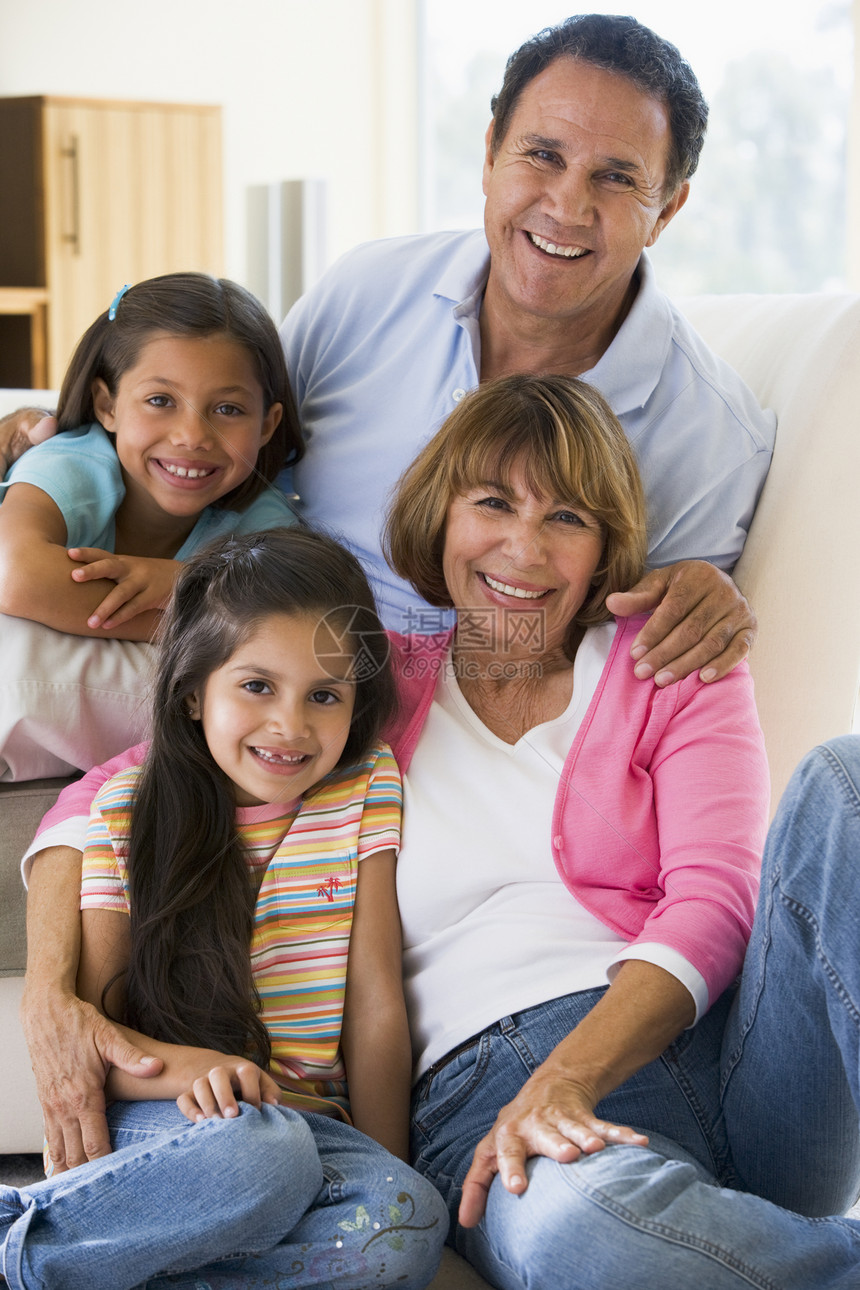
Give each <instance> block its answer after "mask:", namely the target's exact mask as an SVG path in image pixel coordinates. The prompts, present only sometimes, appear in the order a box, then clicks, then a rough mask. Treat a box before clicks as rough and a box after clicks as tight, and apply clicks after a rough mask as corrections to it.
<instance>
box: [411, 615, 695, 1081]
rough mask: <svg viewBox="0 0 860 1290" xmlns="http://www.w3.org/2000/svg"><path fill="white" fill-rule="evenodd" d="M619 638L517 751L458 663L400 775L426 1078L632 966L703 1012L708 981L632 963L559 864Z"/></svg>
mask: <svg viewBox="0 0 860 1290" xmlns="http://www.w3.org/2000/svg"><path fill="white" fill-rule="evenodd" d="M614 635H615V624H614V623H609V624H605V625H603V626H600V627H596V628H592V629H590V630H589V631H587V632H586V634H585V637H584V639H583V641H582V644H581V645H580V648H579V651H578V652H577V656H576V666H575V668H574V671H573V687H572V693H571V698H570V702H569V703H568V705H567V707H566V709H565V711H564V712H562V713H561V714H560V715H559V716H558V717H556V718H554V719H553V720H552V721H547V722H544V723H542V724H541V725H539V726H536V727H534V729H532V730H530V731H528V732H527V733H526V734H525V735H523V736H522V737H521V738H520V739H518V740H517V742H516V743H514V744H507V743H505V742H504V741H503V740H502V739H499V738H498V737H497V736H496V735H495V734H493V732H492V731H491V730H489V729H488V727H487V726H485V725H484V723H483V722H482V721H481V720H480V718H479V717H478V716H477V715H476V714H475V713H474V712H473V711H472V709H471V708H470V707H469V704H468V703H467V702H466V700H465V698H464V697H463V694H462V693H461V691H460V688H459V686H458V684H457V680H456V676H455V670H454V666H453V664H452V660H451V657H450V655H449V657H448V659H447V660H446V662H445V664H443V666H442V668H441V671H440V677H439V681H438V683H437V686H436V691H435V694H434V698H433V703H432V706H431V709H430V712H429V715H428V718H427V721H426V724H425V726H424V728H423V730H422V732H421V738H420V739H419V741H418V746H417V748H416V750H415V753H414V756H413V758H412V761H411V763H410V765H409V769H408V771H407V773H406V775H405V776H404V781H403V788H404V803H403V832H402V842H401V850H400V856H399V859H398V863H397V895H398V901H399V904H400V915H401V920H402V923H403V937H404V959H403V965H404V984H405V989H406V998H407V1004H408V1007H409V1014H410V1020H411V1025H412V1037H413V1050H414V1057H415V1077H416V1078H418V1076H420V1075H421V1074H422V1073H423V1071H425V1070H426V1069H427V1068H428V1067H429V1066H431V1065H432V1064H433V1063H434V1062H435V1061H438V1060H439V1059H440V1058H441V1057H444V1056H445V1054H446V1053H447V1052H449V1051H450V1050H451V1049H452V1048H454V1047H456V1046H457V1045H458V1044H460V1043H462V1042H463V1041H464V1040H465V1039H468V1038H469V1037H470V1036H472V1035H474V1034H476V1033H478V1032H479V1031H480V1030H483V1029H484V1028H485V1027H486V1026H488V1025H491V1024H492V1023H493V1022H494V1021H497V1020H499V1018H501V1017H504V1016H507V1015H509V1014H511V1013H513V1012H517V1011H520V1010H522V1009H524V1008H528V1007H532V1006H534V1005H535V1004H538V1003H543V1002H545V1001H547V1000H549V999H554V998H557V997H559V996H560V995H564V994H570V993H573V992H574V991H577V990H587V989H592V988H594V987H598V986H602V985H605V984H606V982H607V979H608V978H609V976H610V975H611V968H612V967H613V965H617V964H619V963H620V962H621V961H622V959H623V958H625V957H630V958H632V957H635V958H640V959H642V958H644V959H646V960H649V961H653V962H657V963H658V964H659V965H660V966H663V967H665V968H666V969H667V970H669V971H671V972H673V974H674V975H676V976H678V977H679V979H681V980H683V982H684V984H685V985H686V986H687V988H688V989H690V991H691V993H692V994H693V996H694V998H695V999H696V1003H697V1009H699V1007H701V1009H704V1008H706V1007H707V990H706V988H705V986H704V981H702V979H701V977H700V976H699V973H698V972H696V971H695V969H694V968H692V967H691V966H690V965H689V964H688V963H687V962H686V960H684V959H683V958H682V957H681V955H679V954H678V953H677V952H676V951H673V950H669V949H667V948H666V947H663V946H655V947H653V949H654V954H652V953H651V950H652V947H651V946H638V947H636V949H635V950H632V951H627V952H626V946H627V942H626V941H625V940H624V939H623V938H622V937H620V936H619V935H618V934H617V933H615V932H613V931H612V930H611V929H610V928H608V927H607V926H605V924H603V923H602V922H601V921H600V920H599V919H598V918H596V917H595V916H594V915H593V914H592V913H590V912H589V911H588V910H587V909H585V908H584V907H583V906H582V905H581V904H579V902H578V901H577V900H576V899H575V898H574V897H573V896H572V895H571V894H570V892H568V891H567V889H566V888H565V887H564V885H563V883H562V880H561V877H560V876H559V873H558V870H557V869H556V866H555V862H554V860H553V856H552V851H551V846H550V841H551V821H552V814H553V806H554V803H555V797H556V793H557V791H558V781H559V776H560V775H561V773H562V770H563V767H564V763H565V760H566V758H567V755H568V752H569V751H570V747H571V744H572V742H573V738H574V735H575V734H576V731H577V729H578V728H579V725H580V723H581V721H582V719H583V717H584V715H585V712H586V710H587V708H588V705H589V703H590V701H591V698H592V696H593V694H594V691H595V689H596V686H597V683H598V680H599V679H600V674H601V672H602V670H603V667H604V664H605V663H606V660H607V657H608V655H609V650H610V647H611V645H612V640H613V637H614ZM697 979H698V980H697Z"/></svg>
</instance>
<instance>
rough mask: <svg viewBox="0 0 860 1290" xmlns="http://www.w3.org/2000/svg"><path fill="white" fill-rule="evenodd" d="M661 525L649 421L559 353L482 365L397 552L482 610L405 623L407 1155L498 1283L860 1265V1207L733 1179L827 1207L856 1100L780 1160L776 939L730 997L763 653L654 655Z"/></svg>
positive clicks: (737, 958)
mask: <svg viewBox="0 0 860 1290" xmlns="http://www.w3.org/2000/svg"><path fill="white" fill-rule="evenodd" d="M643 536H644V510H643V504H642V498H641V492H640V491H639V489H638V481H637V478H636V468H635V462H634V459H633V454H632V451H631V449H630V447H629V445H628V443H627V440H626V438H625V437H624V435H623V433H622V431H621V429H620V427H618V425H617V423H616V422H615V419H614V417H613V416H612V414H611V412H610V411H609V409H608V407H607V406H606V405H605V404H604V402H603V400H602V399H601V398H600V396H599V395H598V394H596V393H595V392H594V391H593V390H591V389H589V387H587V386H584V385H582V384H580V383H578V382H574V381H569V380H566V379H563V378H535V377H525V376H523V377H512V378H508V379H506V380H504V381H502V382H498V383H494V384H491V385H487V386H484V387H482V388H481V389H479V390H478V391H476V392H475V393H473V394H471V395H470V396H468V397H467V398H466V399H465V400H463V402H462V403H461V404H460V405H459V407H458V408H457V410H456V411H455V413H454V414H453V415H452V416H451V417H450V418H449V419H448V421H447V422H446V424H445V425H444V426H443V428H442V430H441V431H440V432H439V434H438V435H437V436H436V437H435V438H434V440H432V441H431V443H430V444H429V445H428V446H427V448H426V449H425V450H424V452H423V453H422V454H421V455H420V456H419V457H418V459H417V460H416V462H415V463H414V465H413V466H412V467H411V469H410V470H409V471H408V472H407V473H406V475H405V476H404V478H403V479H402V481H401V484H400V487H399V490H398V492H397V495H396V497H395V500H394V504H393V508H392V511H391V515H390V519H389V526H388V534H387V554H388V558H389V561H390V563H391V564H392V567H393V568H394V569H395V571H396V572H397V573H398V574H400V576H402V577H405V578H407V579H408V580H409V581H411V582H412V583H413V585H414V586H415V588H416V590H418V591H419V593H420V594H421V595H423V596H424V597H425V599H427V600H428V601H429V602H430V603H431V604H433V605H437V606H440V607H446V608H448V607H451V606H453V608H455V609H456V610H457V613H458V625H457V628H456V630H455V631H454V632H452V633H448V634H440V635H438V636H436V637H432V638H427V637H406V638H399V639H396V640H395V645H396V660H395V661H396V664H397V667H398V671H399V676H400V686H401V695H402V699H403V712H402V714H401V719H400V723H399V728H398V730H397V733H396V737H395V738H394V739H393V740H392V742H393V746H394V750H395V754H396V756H397V758H398V761H399V763H400V766H401V769H402V771H403V772H404V837H403V846H402V850H401V855H400V859H399V862H398V899H399V903H400V909H401V918H402V922H403V928H404V944H405V947H406V949H405V960H404V964H405V977H406V985H407V999H408V1003H409V1006H410V1014H411V1017H412V1022H413V1037H414V1048H415V1056H416V1074H417V1077H418V1079H417V1084H416V1086H415V1089H414V1094H413V1127H412V1148H413V1159H414V1161H415V1162H416V1163H417V1166H418V1168H419V1169H420V1170H421V1171H423V1172H424V1173H425V1174H426V1175H427V1176H428V1177H430V1178H432V1180H433V1181H434V1183H435V1184H436V1186H437V1187H439V1189H440V1190H441V1191H442V1193H443V1195H444V1196H445V1198H446V1201H447V1203H448V1205H449V1209H450V1211H451V1214H452V1219H454V1220H456V1218H457V1214H458V1210H459V1220H460V1226H459V1228H456V1227H454V1226H452V1232H453V1235H454V1242H455V1244H456V1247H457V1248H458V1249H459V1250H460V1251H461V1253H463V1254H465V1256H466V1257H467V1258H469V1259H470V1260H471V1261H472V1262H473V1263H474V1264H475V1265H476V1266H478V1267H479V1268H480V1270H481V1271H482V1272H483V1273H484V1275H485V1276H486V1277H487V1278H488V1279H489V1280H490V1281H491V1282H492V1283H493V1284H494V1285H498V1286H504V1287H507V1286H512V1287H513V1286H515V1287H520V1286H523V1285H540V1286H549V1285H554V1286H561V1287H568V1286H570V1287H573V1286H574V1285H575V1286H576V1287H580V1286H583V1287H591V1286H613V1287H614V1286H616V1285H617V1286H624V1287H625V1288H626V1287H629V1286H632V1285H635V1284H642V1285H645V1284H658V1283H660V1284H664V1285H678V1286H684V1287H687V1286H689V1285H691V1284H693V1280H692V1278H693V1277H694V1276H696V1275H698V1276H700V1277H701V1278H702V1284H703V1285H706V1286H708V1287H709V1288H710V1287H715V1288H716V1287H722V1286H724V1285H725V1286H732V1287H734V1286H739V1285H741V1284H743V1285H748V1284H752V1285H762V1286H763V1285H780V1286H782V1285H791V1286H795V1285H797V1286H808V1285H810V1284H813V1283H814V1284H816V1285H822V1286H824V1285H831V1284H833V1285H837V1284H839V1285H845V1286H847V1285H849V1284H854V1282H850V1281H848V1280H845V1281H841V1280H833V1281H832V1282H831V1281H830V1280H827V1279H826V1270H827V1269H829V1268H830V1263H828V1262H827V1260H828V1259H830V1260H832V1261H833V1260H835V1262H834V1263H833V1267H834V1269H835V1271H834V1273H833V1275H834V1276H836V1275H839V1276H841V1275H848V1274H846V1273H845V1272H844V1267H843V1265H842V1262H841V1260H842V1259H843V1257H847V1259H848V1263H847V1264H846V1265H845V1266H847V1267H849V1268H851V1269H853V1275H854V1276H856V1277H857V1278H860V1244H854V1246H853V1250H851V1249H849V1251H848V1253H847V1255H846V1254H845V1252H844V1251H843V1250H842V1249H841V1245H840V1242H844V1241H845V1240H847V1241H848V1245H849V1246H852V1243H854V1242H856V1241H857V1234H856V1233H855V1232H853V1231H852V1232H851V1233H850V1234H849V1236H848V1237H846V1234H845V1232H844V1231H842V1230H838V1231H837V1232H836V1234H835V1235H834V1233H833V1232H832V1231H831V1230H830V1229H829V1228H828V1227H827V1226H826V1225H824V1226H822V1227H821V1230H820V1231H818V1232H816V1229H815V1227H814V1226H813V1225H811V1224H810V1223H809V1222H808V1220H804V1219H799V1218H796V1217H795V1216H793V1215H788V1214H783V1212H782V1211H780V1210H778V1209H777V1208H776V1207H775V1206H773V1205H769V1204H766V1203H765V1202H763V1201H761V1200H759V1199H758V1198H757V1197H755V1198H754V1197H751V1196H742V1195H740V1194H739V1192H738V1191H735V1192H727V1191H726V1192H723V1191H720V1190H719V1189H718V1188H717V1186H716V1185H715V1180H719V1182H721V1183H722V1184H724V1185H725V1186H727V1187H732V1188H738V1189H749V1190H752V1191H756V1192H758V1193H760V1194H761V1195H768V1196H770V1197H772V1198H773V1199H777V1200H780V1201H781V1202H783V1203H785V1204H796V1203H798V1202H799V1201H802V1202H803V1204H804V1205H805V1206H806V1207H807V1208H808V1209H811V1207H813V1206H815V1205H816V1204H819V1205H820V1204H821V1203H823V1204H825V1205H827V1206H828V1208H827V1209H824V1210H821V1209H818V1210H816V1211H815V1212H824V1213H826V1212H830V1208H829V1207H830V1206H832V1208H833V1209H836V1208H839V1207H840V1206H845V1205H847V1204H850V1203H851V1201H852V1200H853V1198H854V1196H856V1190H857V1186H858V1185H860V1168H858V1163H860V1162H858V1154H860V1153H858V1151H857V1149H856V1146H852V1145H851V1144H852V1139H851V1137H850V1129H849V1131H847V1132H846V1133H844V1134H843V1137H844V1139H845V1142H847V1144H848V1145H847V1147H846V1149H845V1150H844V1151H843V1153H842V1155H841V1156H840V1157H839V1158H838V1159H834V1160H833V1169H832V1175H831V1180H830V1184H829V1187H825V1188H824V1190H823V1193H822V1191H821V1190H820V1189H819V1190H816V1187H815V1186H813V1187H812V1188H807V1190H806V1191H804V1181H803V1179H802V1178H797V1177H795V1176H794V1175H795V1174H799V1173H801V1171H800V1170H799V1169H795V1170H793V1171H792V1173H791V1174H790V1175H789V1176H788V1177H785V1176H781V1173H780V1171H779V1163H780V1162H779V1153H778V1152H774V1151H773V1148H772V1140H773V1138H774V1136H775V1128H774V1125H773V1112H772V1111H770V1112H769V1113H766V1112H767V1110H768V1108H767V1107H766V1106H765V1107H763V1105H762V1102H767V1101H768V1100H770V1101H771V1102H773V1098H772V1093H771V1090H770V1088H769V1087H768V1081H767V1075H765V1074H764V1072H763V1070H762V1068H761V1067H759V1069H757V1070H756V1069H754V1066H755V1063H756V1061H761V1060H762V1055H763V1056H764V1058H765V1059H767V1057H768V1056H770V1058H771V1059H772V1060H773V1061H775V1062H776V1061H778V1055H779V1051H780V1050H779V1042H778V1041H779V1031H780V1029H781V1027H780V1025H779V1024H778V1022H777V1021H776V1019H775V1018H774V1017H773V1016H772V1015H771V1012H769V1011H768V1009H767V1008H766V1007H765V1006H764V1003H763V1002H762V1000H763V999H764V998H765V992H763V991H761V990H760V989H759V984H760V983H759V980H758V978H759V976H760V975H761V974H760V973H756V972H755V970H754V969H755V968H756V966H757V965H756V962H755V961H753V964H752V967H750V966H749V965H748V970H747V975H746V976H745V978H744V989H743V990H742V991H741V994H740V996H739V1000H738V1002H735V1003H734V1004H733V998H734V994H735V991H734V988H733V982H734V980H735V978H736V977H737V975H738V973H739V972H740V970H741V967H742V964H743V961H744V951H745V948H746V943H747V940H748V938H749V935H750V929H751V925H752V919H753V911H754V906H755V899H756V891H757V886H758V869H759V856H760V849H761V846H762V844H763V841H764V834H765V825H766V812H767V800H768V784H767V770H766V762H765V757H764V750H763V744H762V739H761V735H760V731H759V727H758V722H757V719H756V715H755V709H754V704H753V698H752V687H751V681H750V678H749V675H748V672H747V669H746V667H745V666H744V667H743V668H741V669H736V671H735V672H734V673H732V674H731V675H730V676H729V677H728V678H726V679H725V680H724V681H722V682H721V683H720V685H718V686H712V687H707V686H704V685H702V683H701V682H700V681H699V680H698V679H697V678H688V679H687V680H686V681H684V682H682V683H681V684H680V685H678V686H675V687H672V688H671V690H664V691H658V690H655V689H654V688H652V687H646V686H642V685H641V684H640V683H638V682H637V681H636V680H635V679H634V678H633V677H632V676H631V674H630V666H629V660H628V648H629V639H628V638H632V635H634V634H635V632H636V631H637V630H638V627H639V626H640V625H641V624H637V623H625V622H621V623H620V624H619V625H618V626H616V625H615V623H613V622H611V621H609V614H608V612H607V610H606V597H607V595H608V594H609V593H610V592H612V591H614V590H622V589H624V588H625V587H627V586H629V585H630V584H631V583H632V582H633V581H635V579H636V578H637V577H638V576H639V574H640V572H641V566H642V559H643V551H644V541H643ZM759 917H760V918H762V919H763V926H762V943H761V948H760V949H759V953H761V954H764V952H765V949H768V952H769V953H770V954H773V953H774V951H773V949H772V947H769V941H768V939H767V934H766V926H767V921H766V916H763V915H762V914H761V913H760V914H759ZM803 966H804V967H805V966H806V965H805V964H804V965H803ZM810 975H811V974H810ZM607 979H608V981H609V982H610V984H609V985H608V986H607V984H606V983H607ZM779 988H780V985H779V983H777V989H779ZM799 988H800V986H799V985H798V989H799ZM771 993H773V991H771ZM756 1005H759V1011H760V1015H759V1018H758V1020H757V1021H756V1026H755V1027H752V1035H751V1037H750V1036H747V1038H746V1047H745V1046H744V1037H745V1034H746V1032H747V1031H748V1030H749V1029H750V1027H751V1026H752V1018H753V1016H754V1015H755V1007H756ZM784 1020H785V1018H783V1021H784ZM810 1024H811V1026H812V1028H813V1029H814V1028H815V1027H817V1029H818V1030H819V1031H821V1030H823V1029H826V1014H825V1013H824V1011H823V1008H822V1007H821V1004H820V1002H819V1005H818V1008H817V1015H816V1019H815V1020H814V1022H813V1023H810ZM783 1029H784V1028H783ZM784 1047H785V1045H784V1044H783V1048H784ZM788 1056H789V1057H791V1058H793V1057H794V1053H793V1050H792V1051H790V1053H789V1054H788ZM751 1067H752V1068H753V1071H752V1082H750V1081H749V1080H748V1079H747V1078H746V1072H747V1070H748V1069H749V1068H751ZM765 1069H766V1065H765ZM776 1069H777V1070H779V1066H778V1065H777V1067H776ZM855 1070H856V1067H855ZM768 1073H769V1072H768ZM840 1074H841V1072H840ZM841 1079H842V1085H843V1086H844V1091H847V1086H845V1084H844V1075H842V1076H841ZM836 1083H837V1084H838V1081H836ZM828 1094H829V1090H828ZM836 1101H837V1102H838V1110H839V1113H840V1116H841V1117H842V1123H843V1126H844V1125H846V1124H847V1125H849V1126H853V1141H854V1142H855V1143H856V1139H857V1132H856V1126H857V1116H856V1110H855V1109H854V1105H853V1102H852V1101H851V1099H850V1096H849V1097H847V1098H846V1097H845V1096H840V1095H839V1090H838V1089H837V1094H836ZM798 1105H804V1103H803V1098H802V1096H801V1095H799V1097H798ZM810 1105H814V1102H811V1103H810ZM833 1109H834V1101H833V1097H830V1101H829V1111H832V1110H833ZM826 1114H827V1113H825V1116H826ZM646 1135H647V1136H646ZM658 1135H659V1136H658ZM829 1136H830V1137H831V1138H832V1136H833V1134H832V1133H831V1134H830V1135H829ZM649 1138H650V1139H651V1148H650V1149H649V1150H647V1151H646V1150H645V1147H646V1144H647V1143H648V1140H649ZM610 1145H611V1150H608V1151H605V1152H604V1151H603V1148H604V1147H606V1146H610ZM840 1145H842V1143H841V1142H840ZM678 1161H681V1162H683V1164H681V1165H679V1164H678V1163H676V1162H678ZM527 1162H528V1163H527ZM497 1172H498V1173H499V1175H500V1179H499V1180H498V1181H496V1182H495V1183H494V1182H493V1178H494V1175H495V1174H496V1173H497ZM592 1180H594V1181H592ZM795 1188H797V1190H794V1189H795ZM643 1202H644V1213H643V1212H642V1206H643ZM739 1206H741V1207H742V1214H743V1221H741V1220H740V1219H739V1218H738V1216H737V1214H736V1211H737V1209H738V1207H739ZM709 1207H710V1208H709ZM649 1211H652V1212H649ZM835 1221H837V1220H834V1222H835ZM744 1222H746V1223H747V1224H748V1226H749V1232H750V1244H751V1248H752V1249H757V1250H759V1251H762V1242H763V1240H764V1242H765V1246H764V1251H763V1252H762V1253H761V1258H760V1265H761V1268H762V1269H764V1270H765V1271H762V1272H761V1274H760V1273H759V1271H758V1270H757V1269H756V1265H755V1259H753V1260H751V1261H747V1260H746V1253H743V1254H742V1255H740V1254H738V1253H736V1250H738V1251H742V1252H743V1251H745V1245H744V1240H743V1238H742V1236H740V1235H739V1233H742V1232H743V1225H744ZM768 1224H771V1228H770V1230H771V1232H772V1239H771V1241H770V1243H769V1244H768V1238H767V1232H768V1230H769V1228H768ZM709 1225H710V1226H709ZM783 1228H786V1229H787V1230H783ZM598 1233H599V1235H598ZM735 1240H737V1241H738V1245H737V1247H735V1246H733V1242H734V1241H735ZM831 1245H834V1246H835V1247H836V1248H835V1249H833V1248H831ZM710 1247H713V1250H711V1248H710ZM802 1254H809V1255H810V1256H812V1255H814V1257H815V1259H816V1262H815V1264H814V1266H815V1267H816V1269H817V1271H816V1276H818V1275H822V1279H821V1280H814V1282H813V1281H810V1280H809V1279H808V1275H809V1268H808V1266H807V1265H806V1264H804V1263H803V1262H802V1258H801V1255H802ZM649 1259H650V1260H652V1261H653V1278H654V1279H653V1281H652V1280H651V1278H650V1277H649V1275H648V1272H647V1269H648V1267H649V1266H650V1265H649ZM783 1263H787V1266H788V1267H790V1268H792V1269H794V1268H795V1267H796V1268H797V1269H798V1271H797V1272H794V1271H792V1273H791V1274H790V1276H789V1279H787V1280H781V1279H780V1276H781V1275H782V1276H785V1275H788V1274H787V1273H786V1272H785V1269H784V1268H783V1266H782V1265H783ZM676 1265H677V1279H676V1280H673V1279H672V1269H673V1268H675V1266H676ZM744 1267H750V1268H752V1272H751V1273H749V1276H750V1278H751V1279H749V1280H747V1279H745V1276H746V1275H747V1274H745V1273H744V1271H743V1268H744ZM804 1275H806V1276H807V1279H806V1280H804V1279H803V1276H804ZM757 1276H760V1279H756V1277H757ZM792 1276H793V1277H794V1278H795V1279H791V1277H792ZM637 1277H638V1279H637ZM767 1277H771V1278H772V1279H770V1280H768V1279H766V1278H767ZM858 1284H860V1281H858Z"/></svg>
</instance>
